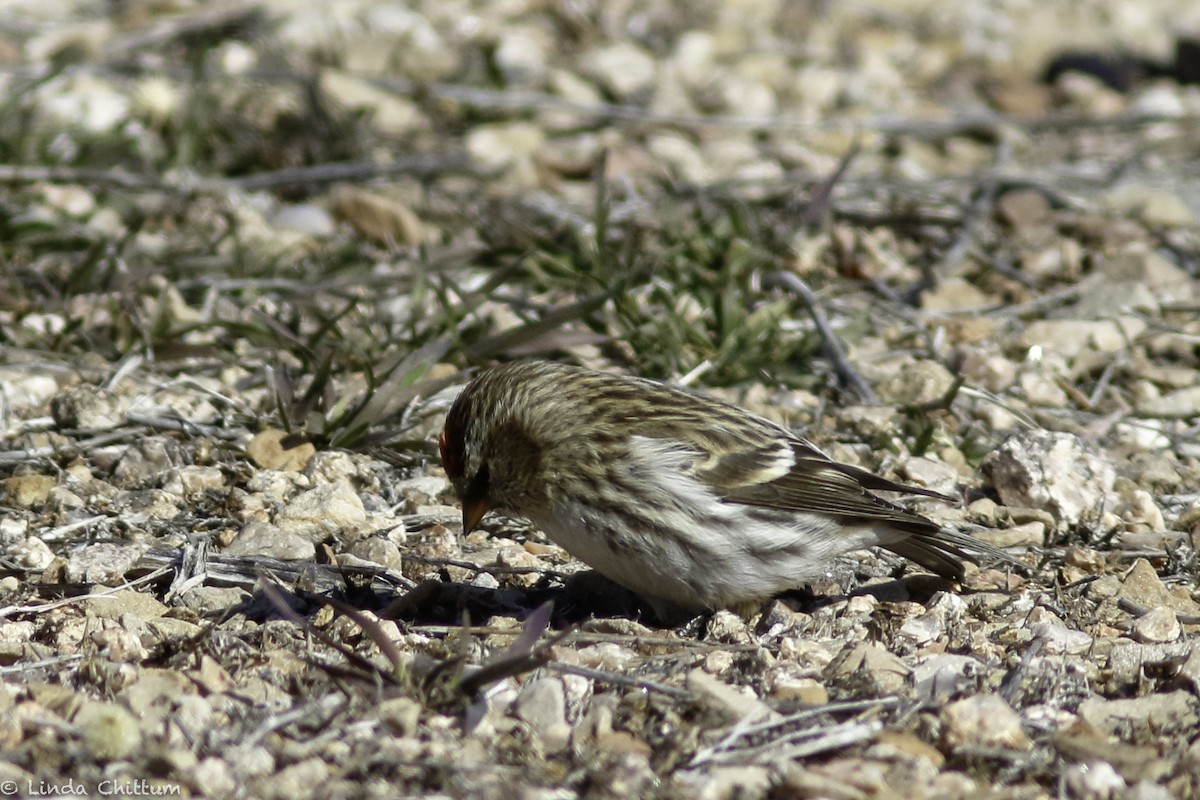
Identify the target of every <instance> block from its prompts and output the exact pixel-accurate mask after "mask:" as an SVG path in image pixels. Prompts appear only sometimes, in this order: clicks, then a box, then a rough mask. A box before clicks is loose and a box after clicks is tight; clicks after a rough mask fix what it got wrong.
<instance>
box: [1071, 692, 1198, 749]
mask: <svg viewBox="0 0 1200 800" xmlns="http://www.w3.org/2000/svg"><path fill="white" fill-rule="evenodd" d="M1079 716H1080V717H1081V718H1082V719H1083V720H1084V721H1085V722H1087V723H1088V724H1089V725H1091V726H1092V727H1093V728H1096V729H1098V730H1101V731H1103V732H1105V733H1108V734H1110V735H1111V734H1116V733H1118V732H1120V734H1121V736H1122V738H1125V739H1131V738H1132V739H1135V740H1136V739H1137V738H1140V737H1143V736H1155V737H1161V736H1173V735H1178V734H1181V733H1184V732H1186V731H1191V730H1193V729H1194V728H1195V726H1196V723H1197V721H1198V720H1197V700H1196V698H1194V697H1193V696H1192V695H1191V693H1190V692H1187V691H1185V690H1183V689H1179V690H1176V691H1174V692H1160V693H1157V694H1148V695H1146V696H1144V697H1137V698H1132V699H1122V700H1107V699H1105V698H1103V697H1089V698H1088V699H1086V700H1084V701H1083V702H1082V703H1080V704H1079Z"/></svg>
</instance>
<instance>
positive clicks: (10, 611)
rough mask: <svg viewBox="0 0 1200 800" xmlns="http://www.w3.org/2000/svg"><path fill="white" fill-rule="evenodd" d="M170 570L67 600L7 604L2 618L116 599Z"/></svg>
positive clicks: (0, 614) (0, 609) (1, 614)
mask: <svg viewBox="0 0 1200 800" xmlns="http://www.w3.org/2000/svg"><path fill="white" fill-rule="evenodd" d="M170 571H171V570H170V568H169V567H160V568H159V569H156V570H155V571H153V572H151V573H150V574H149V575H143V576H142V577H140V578H137V579H135V580H132V581H126V582H125V583H122V584H121V585H120V586H114V587H112V588H111V589H105V590H104V591H101V592H92V593H91V594H81V595H78V596H77V597H68V598H67V599H65V600H54V601H52V602H49V603H38V604H37V605H26V606H5V607H4V608H0V619H4V618H5V617H11V616H15V615H17V614H41V613H42V612H44V611H50V610H51V609H55V608H61V607H62V606H69V605H73V604H75V603H82V602H83V601H84V600H98V599H100V598H108V599H110V600H111V599H114V595H115V594H116V593H117V592H122V591H125V590H126V589H132V588H134V587H135V586H141V585H142V584H143V583H152V582H154V581H156V580H158V579H159V578H161V577H162V576H163V575H166V574H167V573H168V572H170Z"/></svg>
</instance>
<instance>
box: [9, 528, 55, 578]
mask: <svg viewBox="0 0 1200 800" xmlns="http://www.w3.org/2000/svg"><path fill="white" fill-rule="evenodd" d="M6 551H7V553H8V556H9V557H10V558H12V560H13V561H14V562H16V565H17V566H18V567H23V568H25V569H28V570H43V569H45V568H46V567H48V566H50V565H51V564H53V563H54V551H53V550H51V549H50V546H49V545H47V544H46V543H45V542H43V541H42V540H41V539H39V538H37V537H36V536H31V537H29V538H28V539H26V540H25V541H23V542H18V543H17V544H15V545H11V546H9V547H8V548H6Z"/></svg>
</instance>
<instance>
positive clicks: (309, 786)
mask: <svg viewBox="0 0 1200 800" xmlns="http://www.w3.org/2000/svg"><path fill="white" fill-rule="evenodd" d="M331 769H332V767H331V766H330V765H329V764H326V763H325V761H324V760H323V759H321V758H317V757H313V758H306V759H304V760H303V761H298V762H296V763H295V764H290V765H289V766H286V767H284V768H283V769H281V770H279V772H277V773H275V774H274V775H272V776H271V777H270V779H269V781H267V782H266V783H265V784H259V785H255V784H251V787H250V791H249V792H247V793H248V794H251V795H257V796H259V797H266V798H271V799H272V800H274V799H275V798H278V799H279V800H307V798H311V797H321V796H322V792H321V785H322V784H323V783H324V782H325V781H326V780H328V779H329V773H330V770H331Z"/></svg>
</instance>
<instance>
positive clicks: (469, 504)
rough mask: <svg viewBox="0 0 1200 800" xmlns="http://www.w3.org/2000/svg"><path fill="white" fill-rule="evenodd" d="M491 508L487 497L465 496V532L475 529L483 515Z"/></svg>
mask: <svg viewBox="0 0 1200 800" xmlns="http://www.w3.org/2000/svg"><path fill="white" fill-rule="evenodd" d="M490 510H491V506H490V505H489V504H488V501H487V498H486V497H464V498H463V534H464V535H465V534H468V533H470V532H471V531H473V530H475V527H476V526H477V525H479V521H480V520H481V519H483V515H484V514H486V513H487V512H488V511H490Z"/></svg>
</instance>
